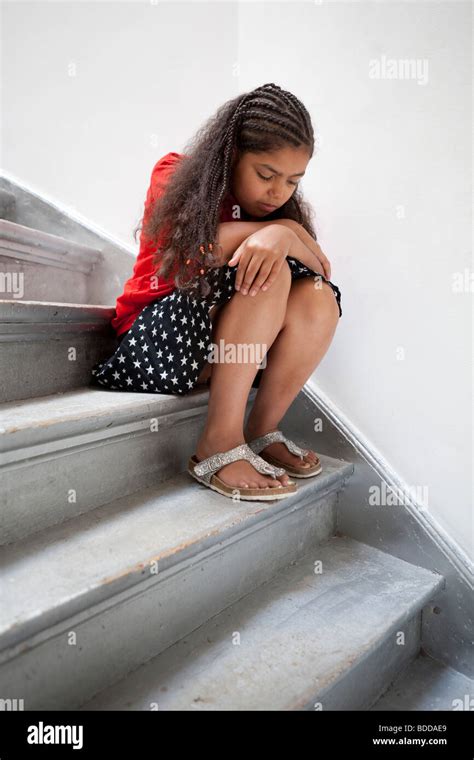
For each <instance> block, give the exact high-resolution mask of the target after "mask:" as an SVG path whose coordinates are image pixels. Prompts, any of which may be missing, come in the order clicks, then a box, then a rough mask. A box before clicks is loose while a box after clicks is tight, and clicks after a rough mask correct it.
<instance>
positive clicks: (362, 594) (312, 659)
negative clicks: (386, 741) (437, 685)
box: [81, 536, 444, 711]
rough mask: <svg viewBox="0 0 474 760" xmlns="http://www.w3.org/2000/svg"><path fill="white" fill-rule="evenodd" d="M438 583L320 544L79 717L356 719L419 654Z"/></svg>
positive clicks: (332, 541)
mask: <svg viewBox="0 0 474 760" xmlns="http://www.w3.org/2000/svg"><path fill="white" fill-rule="evenodd" d="M318 562H321V566H322V572H320V573H318V572H315V566H316V563H318ZM443 580H444V579H443V578H442V577H441V576H439V575H435V574H433V573H431V572H429V571H427V570H424V569H422V568H419V567H415V566H413V565H410V564H408V563H406V562H403V561H401V560H399V559H396V558H395V557H392V556H390V555H388V554H384V553H383V552H381V551H379V550H378V549H374V548H372V547H369V546H366V545H365V544H361V543H359V542H357V541H354V540H352V539H350V538H347V537H343V536H338V537H331V538H328V539H327V540H326V541H324V542H322V544H321V545H319V546H314V547H312V548H311V549H310V551H308V552H307V553H306V554H305V555H304V556H303V557H301V558H300V559H299V560H297V561H296V562H293V563H292V564H290V565H289V566H288V567H286V568H285V569H283V570H281V571H280V572H279V573H278V574H276V575H275V576H274V577H273V578H272V579H271V580H269V581H268V582H267V583H265V584H264V585H261V586H259V587H258V588H257V589H256V590H255V591H253V592H252V593H250V594H248V595H247V596H245V597H244V598H242V599H241V600H239V601H238V602H236V603H234V604H233V605H231V606H229V607H227V608H226V609H225V610H223V611H222V612H221V613H219V614H218V615H216V616H215V617H213V618H212V619H210V620H208V621H207V622H206V623H205V624H204V625H201V626H199V627H196V628H195V630H194V631H193V632H192V633H190V634H188V635H187V636H185V637H183V638H181V639H180V640H179V641H178V642H176V643H175V644H174V645H173V646H171V647H169V648H168V649H167V650H166V651H164V652H162V653H161V654H160V655H158V656H157V657H155V658H153V659H151V660H150V661H149V662H147V663H144V664H143V666H141V667H139V668H138V669H136V670H135V671H134V672H133V673H131V674H129V676H128V677H126V678H125V679H122V680H121V681H120V682H118V683H116V684H114V685H112V686H111V687H109V688H108V689H105V690H103V691H102V693H99V694H98V695H96V697H95V698H93V699H92V700H89V701H88V702H86V703H84V704H83V705H82V708H81V709H83V710H153V709H159V710H194V711H196V710H326V711H327V710H366V709H368V708H369V707H370V705H371V704H372V703H373V701H374V699H376V698H377V697H378V695H379V694H380V692H381V691H383V690H384V688H385V687H386V684H387V683H389V682H390V681H391V680H393V678H394V676H395V674H396V673H397V672H398V671H399V669H400V667H402V666H403V664H404V663H406V662H407V661H409V660H410V659H411V658H413V657H414V656H415V655H416V653H417V651H418V650H419V646H420V618H421V614H420V613H421V610H422V609H423V607H424V606H425V605H426V604H427V602H428V601H429V600H431V599H432V598H433V597H434V596H435V595H436V593H437V592H438V590H439V589H440V588H441V587H442V585H443ZM401 632H403V634H404V644H403V645H400V640H401V637H400V633H401Z"/></svg>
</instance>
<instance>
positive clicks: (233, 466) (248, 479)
mask: <svg viewBox="0 0 474 760" xmlns="http://www.w3.org/2000/svg"><path fill="white" fill-rule="evenodd" d="M241 443H246V441H244V440H242V439H239V440H234V441H229V440H222V439H221V440H220V441H213V442H211V440H210V439H209V438H201V439H200V441H199V443H198V445H197V448H196V458H197V459H198V460H199V461H200V462H201V461H202V460H203V459H207V457H210V456H211V455H212V454H217V452H218V451H229V449H233V448H234V447H235V446H239V445H240V444H241ZM215 474H216V475H218V476H219V477H220V478H221V480H223V481H224V483H226V485H228V486H230V487H231V488H265V487H266V488H280V487H281V486H288V485H290V483H291V480H290V478H289V477H288V475H287V474H286V473H285V475H280V476H279V477H277V478H273V477H272V476H271V475H264V474H263V473H262V472H259V471H258V470H256V469H255V467H254V466H253V465H252V464H250V462H247V461H246V460H245V459H238V460H237V461H236V462H231V463H230V464H226V465H224V466H223V467H221V469H220V470H217V472H216V473H215Z"/></svg>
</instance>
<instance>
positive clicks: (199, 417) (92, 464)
mask: <svg viewBox="0 0 474 760" xmlns="http://www.w3.org/2000/svg"><path fill="white" fill-rule="evenodd" d="M256 392H257V391H256V389H252V392H251V393H250V394H249V401H250V400H251V399H253V397H254V395H255V393H256ZM208 398H209V390H208V388H207V386H203V388H202V389H197V390H194V391H192V392H191V393H189V394H187V395H186V396H182V397H177V396H174V395H169V396H168V395H164V394H153V393H126V392H121V391H110V390H102V389H100V388H94V387H91V388H81V389H77V390H72V391H68V392H67V393H62V394H53V395H49V396H43V397H41V398H37V399H30V400H27V401H26V400H24V401H14V402H9V403H5V404H0V481H1V483H2V488H1V489H0V523H1V524H0V543H1V544H6V543H11V542H13V541H17V540H19V539H21V538H24V537H26V536H28V535H30V534H32V533H34V532H36V531H39V530H42V529H44V528H46V527H49V526H52V525H56V524H59V523H61V522H62V521H63V520H67V519H70V518H71V517H74V516H75V515H79V514H82V513H84V512H87V511H89V510H91V509H94V508H95V507H98V506H100V505H102V504H106V503H108V502H110V501H112V500H114V499H117V498H119V497H120V496H125V495H127V494H131V493H133V492H134V491H137V490H139V489H140V488H145V487H146V486H149V485H152V484H154V483H157V482H159V481H161V480H163V479H165V478H167V477H169V476H170V475H172V474H174V473H176V472H180V471H182V470H183V469H185V467H186V465H187V461H188V458H189V456H191V454H193V453H194V447H195V444H196V442H197V440H198V437H199V435H200V432H201V429H202V426H203V424H204V419H205V416H206V414H207V402H208ZM224 498H225V497H224Z"/></svg>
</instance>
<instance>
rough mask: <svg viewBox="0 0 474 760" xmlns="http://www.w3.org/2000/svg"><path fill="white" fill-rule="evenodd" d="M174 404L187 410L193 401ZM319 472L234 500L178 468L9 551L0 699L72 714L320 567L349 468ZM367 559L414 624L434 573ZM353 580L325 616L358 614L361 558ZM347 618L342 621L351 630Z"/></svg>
mask: <svg viewBox="0 0 474 760" xmlns="http://www.w3.org/2000/svg"><path fill="white" fill-rule="evenodd" d="M112 395H113V396H114V397H115V398H117V396H118V395H119V394H112ZM140 395H141V394H140ZM143 395H147V394H143ZM203 395H205V396H207V393H205V394H203ZM163 401H164V403H166V401H167V399H166V398H164V400H163ZM170 401H171V399H170ZM148 403H149V405H150V407H151V406H152V405H153V400H152V399H151V398H150V399H149V402H148ZM179 403H180V405H184V406H185V405H186V404H188V408H189V405H190V404H191V403H192V401H191V400H190V399H189V397H182V398H180V399H179ZM143 409H144V410H145V409H146V405H145V400H143ZM162 437H165V438H167V436H166V435H165V436H162ZM149 444H150V441H148V445H149ZM168 445H169V439H168ZM101 448H104V446H103V444H101V445H99V446H98V447H97V449H96V450H97V451H99V450H100V449H101ZM321 462H322V465H323V472H322V473H321V474H320V475H318V476H317V477H314V478H308V479H307V480H306V481H305V480H302V481H300V482H299V483H298V491H297V493H295V494H293V495H292V496H291V497H289V498H287V499H283V500H281V501H272V502H246V501H241V502H238V501H236V500H233V499H229V498H226V497H223V496H221V495H220V494H217V493H216V492H214V491H210V490H209V489H207V488H205V487H204V486H202V485H201V484H199V483H197V482H196V481H195V480H194V479H193V478H191V476H190V475H189V474H188V473H187V472H183V473H180V474H179V475H176V476H174V477H172V478H170V479H167V480H165V481H164V482H162V483H160V484H156V485H154V486H153V487H149V488H146V489H142V490H140V491H138V492H137V493H135V494H134V495H132V496H127V497H122V498H120V499H118V500H116V501H114V502H112V503H110V504H107V505H105V506H103V507H101V508H100V509H96V510H94V511H90V512H87V513H85V514H83V515H80V516H78V517H75V518H74V519H71V520H68V521H66V522H64V523H63V524H61V525H56V526H54V527H51V528H49V529H48V530H44V531H42V532H40V533H36V534H35V535H32V536H29V537H28V538H26V539H25V540H23V541H18V542H16V543H15V544H12V545H11V546H4V547H3V548H2V551H1V554H0V559H1V565H2V587H3V599H2V604H1V608H0V614H1V619H0V693H1V694H2V697H3V698H4V699H5V698H8V699H15V698H18V699H20V698H22V699H24V709H26V710H33V709H75V708H77V707H78V706H80V705H81V704H82V703H84V702H85V701H86V700H88V699H90V698H91V697H93V696H94V695H95V694H97V693H98V692H99V691H101V690H103V689H104V688H106V687H108V686H109V685H111V684H113V683H115V682H117V681H118V680H120V679H121V678H123V677H124V676H125V675H127V674H128V673H130V672H131V671H132V670H134V669H135V668H137V667H138V666H140V665H141V664H142V663H144V662H146V661H147V660H149V659H150V658H152V657H155V656H156V655H157V654H159V653H161V652H164V651H165V650H168V648H169V647H171V646H172V645H173V644H175V643H176V642H177V641H179V640H181V639H182V638H183V637H184V636H187V635H188V634H189V633H190V632H191V631H193V630H194V629H196V628H197V627H198V626H200V625H202V624H203V623H205V622H206V621H208V620H209V619H210V618H212V617H213V616H215V615H217V614H218V613H220V612H221V611H222V610H224V609H226V608H227V607H229V605H232V604H234V603H235V602H238V600H240V599H241V598H242V597H244V596H246V595H247V594H249V593H250V592H252V591H254V590H255V589H256V588H257V587H258V586H260V585H261V584H262V583H265V582H266V581H270V580H271V579H272V578H273V577H274V576H275V574H276V573H278V571H279V570H281V569H282V568H284V567H287V566H288V564H289V563H290V562H292V561H294V560H296V559H298V558H300V557H302V556H303V555H305V554H306V553H307V552H308V551H310V550H311V551H312V558H313V560H316V559H319V558H320V557H321V556H324V557H326V555H321V553H320V551H319V549H318V548H317V545H318V543H320V542H321V541H323V540H325V539H327V538H328V537H329V536H331V535H333V534H334V531H335V526H336V504H337V498H338V492H339V491H340V489H341V488H343V487H344V485H345V482H346V480H347V478H348V477H349V476H350V475H351V473H352V471H353V465H352V464H348V463H345V462H341V461H340V460H337V459H331V458H329V457H325V456H323V455H322V454H321ZM134 464H135V462H134V461H133V460H132V461H129V459H127V457H124V458H123V459H122V461H121V463H119V464H118V466H117V467H116V468H115V469H114V473H115V474H116V475H117V477H119V473H120V472H121V471H122V472H123V471H124V472H126V473H127V474H129V475H130V473H133V474H135V473H134V469H135V468H134ZM101 469H103V468H101V467H100V466H97V470H98V471H100V470H101ZM87 477H88V475H86V476H84V479H85V480H87ZM331 556H332V557H333V558H335V557H337V553H334V552H332V553H331V555H327V559H325V560H324V563H325V564H324V567H325V572H324V574H323V578H324V579H325V580H324V581H323V583H327V580H328V579H329V578H331V577H334V572H333V570H331V566H332V565H331V563H333V562H334V561H335V560H334V559H332V560H331ZM370 556H372V555H370ZM373 556H376V557H377V558H378V559H377V562H378V565H377V568H376V569H380V568H381V567H382V565H383V564H384V563H385V567H388V568H390V567H393V568H394V574H393V575H392V576H391V578H390V581H391V584H392V586H393V587H394V588H393V589H392V590H391V591H390V593H388V588H387V589H386V592H387V594H386V595H385V594H384V593H382V594H381V602H380V608H383V611H384V614H385V612H386V611H387V609H388V608H389V607H390V608H392V609H394V608H395V607H396V606H397V605H398V619H399V620H405V621H408V620H411V618H412V617H413V615H415V614H416V612H417V609H418V606H419V604H420V600H421V597H422V595H427V594H428V592H429V593H431V591H432V590H433V588H434V585H435V581H434V579H433V577H432V576H430V574H429V573H422V572H421V571H418V569H417V568H412V567H411V566H409V565H405V563H398V562H396V561H394V560H393V558H387V557H384V555H382V554H381V553H380V552H376V553H375V554H374V555H373ZM346 561H347V560H344V562H346ZM326 562H327V565H326ZM344 562H343V564H344ZM394 563H395V564H394ZM354 570H355V572H356V577H355V578H354V585H353V586H352V587H351V586H350V585H349V587H348V588H345V585H346V582H342V578H341V577H339V581H338V584H339V585H338V589H339V590H338V591H337V594H336V596H334V592H335V591H336V590H337V588H336V587H335V586H334V585H333V587H332V591H330V590H329V588H328V591H327V592H326V596H325V597H324V599H325V600H326V603H325V602H324V599H323V604H322V610H323V611H324V610H326V612H327V611H328V609H331V607H332V606H335V608H337V609H339V610H340V612H341V613H342V612H343V609H344V608H345V606H346V604H347V603H349V602H351V600H352V603H354V602H357V604H362V602H363V600H364V595H365V593H366V591H367V585H366V584H362V586H359V584H360V582H361V580H362V579H364V573H365V574H367V575H368V576H370V577H371V578H372V583H374V582H375V575H376V573H375V572H374V567H373V564H372V562H371V561H370V559H369V558H367V559H366V560H360V561H359V562H358V565H357V567H355V568H350V567H349V568H347V571H348V572H349V574H351V573H352V572H353V571H354ZM400 573H401V576H400ZM313 578H314V579H315V581H314V582H316V583H318V581H317V579H316V578H315V576H313ZM428 578H429V582H428ZM346 581H347V578H346ZM385 582H388V573H386V576H385ZM436 582H437V581H436ZM380 583H381V581H380V580H379V584H380ZM298 588H299V591H297V589H295V593H296V595H297V596H298V594H299V593H300V592H304V590H305V589H306V590H309V589H313V591H315V588H314V587H313V585H312V581H311V579H310V578H307V577H306V578H305V580H304V581H300V585H299V586H298ZM318 588H320V589H321V588H323V587H322V586H318ZM410 590H411V595H410V593H409V592H410ZM379 591H380V589H379ZM341 597H342V598H343V603H341ZM387 597H389V598H390V602H388V599H387ZM331 599H332V601H330V600H331ZM384 600H385V601H387V604H383V602H384ZM412 602H413V603H412ZM371 603H372V604H373V603H374V602H373V600H372V601H371ZM313 606H315V605H313ZM308 611H309V609H308ZM262 614H263V610H262ZM344 614H345V613H344ZM303 621H304V615H303V616H302V617H301V619H300V622H301V623H303ZM350 621H351V613H349V615H348V617H347V618H346V625H347V630H346V633H347V634H349V633H350V632H351V631H352V628H351V624H350ZM313 633H317V631H316V629H314V628H313ZM333 634H334V631H333ZM300 635H301V637H303V636H304V629H302V630H301V633H300Z"/></svg>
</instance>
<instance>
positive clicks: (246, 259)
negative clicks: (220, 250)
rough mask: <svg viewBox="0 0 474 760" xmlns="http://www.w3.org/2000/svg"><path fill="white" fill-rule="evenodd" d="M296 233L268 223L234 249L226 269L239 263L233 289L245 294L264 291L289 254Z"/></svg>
mask: <svg viewBox="0 0 474 760" xmlns="http://www.w3.org/2000/svg"><path fill="white" fill-rule="evenodd" d="M294 240H295V233H294V232H293V231H292V230H291V229H289V228H288V227H286V226H284V225H278V227H277V226H276V225H274V224H273V223H272V224H267V225H266V226H265V227H264V228H263V229H260V230H258V231H257V232H254V233H253V234H252V235H249V236H248V238H246V239H245V240H244V241H243V242H242V243H241V244H240V245H239V247H238V248H237V249H236V251H235V252H234V254H233V256H232V258H231V259H230V260H229V261H228V262H227V263H228V265H229V266H233V265H234V264H237V263H238V269H237V273H236V276H235V289H236V290H240V292H241V293H242V295H244V296H245V295H246V294H247V292H248V291H249V290H250V295H251V296H253V295H256V294H257V293H258V290H259V288H262V290H267V289H268V288H269V287H270V286H271V284H272V282H273V281H274V280H275V278H276V276H277V275H278V272H279V271H280V269H281V267H282V265H283V262H284V261H285V259H286V257H287V256H288V255H290V250H291V245H292V242H293V241H294Z"/></svg>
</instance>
